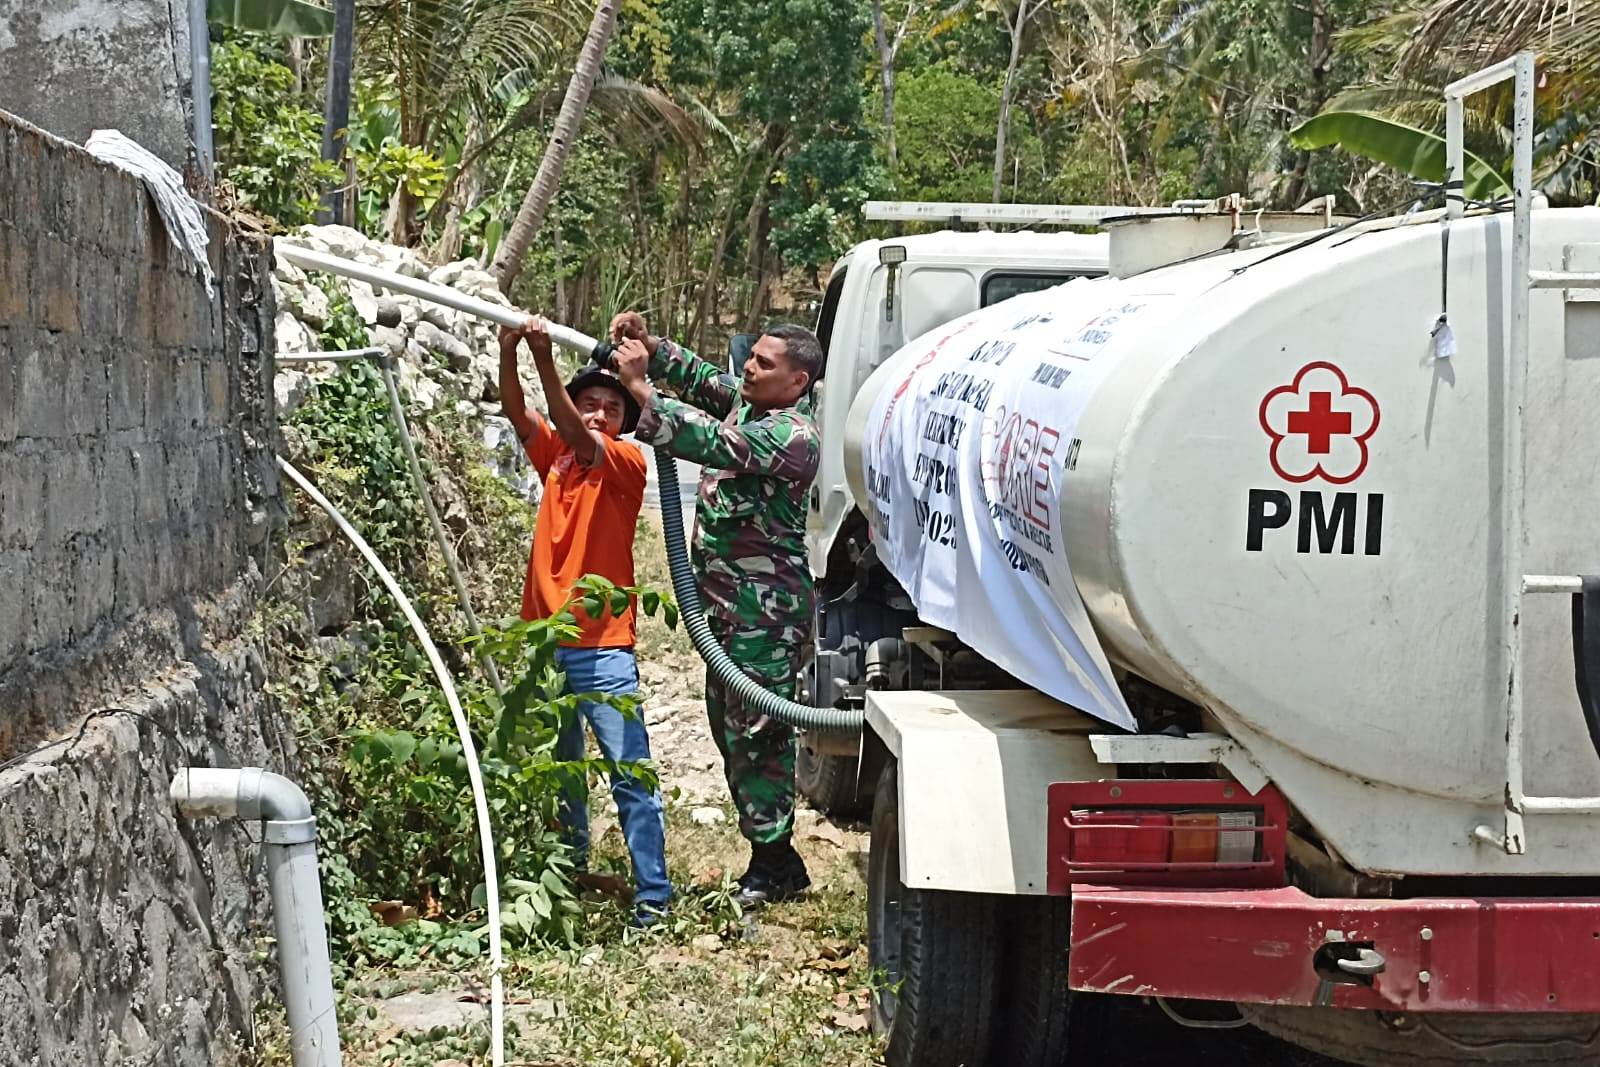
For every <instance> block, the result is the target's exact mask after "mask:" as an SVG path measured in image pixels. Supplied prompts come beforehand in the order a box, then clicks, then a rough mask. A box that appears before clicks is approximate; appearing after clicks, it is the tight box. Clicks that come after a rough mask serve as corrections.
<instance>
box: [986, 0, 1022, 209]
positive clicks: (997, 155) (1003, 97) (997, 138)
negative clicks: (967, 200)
mask: <svg viewBox="0 0 1600 1067" xmlns="http://www.w3.org/2000/svg"><path fill="white" fill-rule="evenodd" d="M1027 21H1028V0H1017V17H1016V21H1015V22H1013V23H1012V24H1011V61H1010V62H1009V63H1007V64H1006V80H1005V81H1004V82H1003V83H1002V84H1001V86H1000V121H999V123H998V124H996V126H995V131H994V188H993V194H992V196H991V197H990V199H991V200H993V201H994V202H995V203H996V204H998V203H999V202H1000V181H1001V179H1002V178H1003V177H1004V176H1005V165H1006V128H1007V127H1009V126H1010V125H1011V97H1012V94H1013V93H1014V91H1015V89H1016V84H1015V83H1016V79H1017V61H1018V60H1019V59H1021V58H1022V30H1023V27H1024V26H1025V25H1026V24H1027Z"/></svg>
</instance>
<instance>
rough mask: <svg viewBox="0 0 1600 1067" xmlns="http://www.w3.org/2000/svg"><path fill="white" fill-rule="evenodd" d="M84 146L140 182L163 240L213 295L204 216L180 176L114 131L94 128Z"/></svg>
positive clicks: (100, 158)
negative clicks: (162, 228)
mask: <svg viewBox="0 0 1600 1067" xmlns="http://www.w3.org/2000/svg"><path fill="white" fill-rule="evenodd" d="M83 147H84V149H85V150H86V151H87V152H88V153H89V154H90V155H91V156H93V157H94V158H96V159H98V160H100V161H101V162H102V163H109V164H110V165H111V166H113V167H116V168H117V169H118V170H123V171H127V172H128V173H129V174H132V175H133V176H134V177H136V178H138V179H139V180H140V181H141V182H143V183H144V187H145V188H146V189H147V190H149V192H150V196H151V199H153V200H154V201H155V202H156V211H157V212H158V213H159V214H160V215H161V222H162V224H163V225H164V226H165V227H166V229H167V239H168V240H169V241H171V242H172V246H173V247H174V248H176V249H177V250H178V255H179V256H180V257H182V259H183V261H184V263H185V264H186V265H187V266H188V267H189V268H190V269H192V270H194V272H195V273H197V274H199V275H200V277H202V278H204V279H205V283H206V296H208V297H209V296H211V295H213V289H212V274H211V259H210V257H209V256H208V255H207V254H206V246H207V244H208V243H209V242H210V238H209V236H208V234H207V232H206V217H205V213H204V212H203V211H202V210H201V208H200V205H199V204H197V203H195V202H194V198H193V197H191V196H190V195H189V191H188V190H187V189H185V188H184V185H183V177H182V175H180V174H179V173H178V172H177V171H175V170H173V169H172V168H171V167H169V166H168V165H167V164H166V162H165V161H164V160H162V159H160V158H158V157H157V156H155V155H153V154H152V153H151V152H149V151H148V150H147V149H146V148H145V147H144V146H143V145H141V144H139V142H137V141H135V140H133V139H132V138H129V137H125V136H123V134H121V133H120V132H118V131H117V130H95V131H94V132H93V133H91V134H89V141H88V143H87V144H85V145H84V146H83Z"/></svg>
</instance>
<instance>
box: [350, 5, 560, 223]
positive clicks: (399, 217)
mask: <svg viewBox="0 0 1600 1067" xmlns="http://www.w3.org/2000/svg"><path fill="white" fill-rule="evenodd" d="M359 12H360V18H361V21H362V29H363V35H362V41H363V53H364V55H365V57H366V58H367V59H368V60H370V61H373V62H374V63H376V64H379V65H381V67H382V69H383V70H384V71H385V73H386V74H387V75H388V76H389V77H391V78H392V79H393V84H394V91H395V96H396V98H397V105H398V110H399V131H398V132H399V139H400V141H401V143H403V144H406V145H409V146H412V147H416V148H433V147H435V146H436V145H437V144H438V143H439V142H440V141H441V140H443V139H448V138H452V137H458V136H460V134H459V132H458V131H459V129H460V128H461V126H462V125H464V124H465V123H464V121H463V120H464V118H465V117H467V116H471V115H473V114H478V115H479V116H480V117H481V116H484V115H488V114H492V113H494V112H495V111H496V110H497V109H498V108H499V106H500V101H499V100H498V99H497V98H496V96H495V89H496V87H497V86H499V85H500V84H501V83H502V82H503V81H504V80H505V79H506V78H507V77H508V76H511V75H513V74H515V73H517V72H522V71H527V70H538V69H541V68H545V67H548V66H549V65H550V64H552V63H553V62H554V61H555V59H556V57H557V56H558V55H559V54H560V52H561V47H562V43H563V40H564V39H565V36H566V33H567V31H568V30H569V29H570V27H571V25H572V19H571V14H570V12H571V4H570V2H568V0H362V2H361V4H360V5H359ZM414 207H415V205H414V203H413V200H412V197H411V196H410V194H409V193H408V192H407V191H406V189H405V188H404V186H401V187H400V188H398V189H396V190H394V193H393V200H392V202H391V204H390V213H389V215H390V233H389V239H390V240H391V241H393V242H395V243H397V244H409V243H410V240H411V237H412V233H411V229H412V225H413V218H412V216H413V214H414Z"/></svg>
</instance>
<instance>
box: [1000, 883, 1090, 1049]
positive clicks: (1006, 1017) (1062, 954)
mask: <svg viewBox="0 0 1600 1067" xmlns="http://www.w3.org/2000/svg"><path fill="white" fill-rule="evenodd" d="M1001 926H1002V937H1003V943H1004V945H1005V954H1004V956H1003V957H1002V960H1003V963H1002V964H1001V969H1000V987H999V1004H998V1006H997V1009H996V1010H997V1014H996V1025H995V1031H994V1036H995V1041H994V1048H993V1054H992V1055H991V1056H990V1058H989V1062H990V1063H996V1064H1001V1063H1003V1064H1006V1065H1007V1067H1064V1065H1065V1064H1067V1063H1068V1062H1069V1061H1068V1059H1067V1024H1068V1022H1069V1021H1070V1020H1071V1014H1072V1002H1073V999H1074V998H1073V994H1072V991H1071V990H1070V989H1068V988H1067V950H1068V948H1069V946H1070V944H1071V928H1072V905H1071V902H1070V901H1068V899H1067V898H1066V897H1008V898H1002V900H1001Z"/></svg>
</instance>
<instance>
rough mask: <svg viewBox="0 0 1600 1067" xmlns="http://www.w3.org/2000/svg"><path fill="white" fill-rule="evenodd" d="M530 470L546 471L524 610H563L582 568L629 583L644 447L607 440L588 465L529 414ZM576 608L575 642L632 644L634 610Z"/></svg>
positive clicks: (536, 614) (528, 614)
mask: <svg viewBox="0 0 1600 1067" xmlns="http://www.w3.org/2000/svg"><path fill="white" fill-rule="evenodd" d="M522 445H523V448H524V449H525V450H526V451H527V453H528V459H530V460H532V461H533V466H534V469H535V470H537V471H538V472H539V474H540V476H541V477H543V478H544V499H543V500H542V501H541V502H540V504H539V515H538V518H537V519H536V520H535V521H536V523H537V525H536V526H535V527H534V531H533V551H532V552H531V553H530V554H529V556H528V576H527V578H526V579H525V580H524V581H523V584H522V617H523V618H524V619H529V620H532V619H543V618H548V617H549V616H551V615H553V614H555V613H556V612H557V611H559V610H561V608H562V606H563V605H565V604H566V603H567V600H568V598H569V597H570V596H571V594H572V587H573V586H574V585H576V584H577V582H578V579H580V578H582V577H583V576H584V575H586V574H598V575H600V576H601V577H604V578H609V579H610V580H611V581H613V582H615V583H617V584H618V585H632V584H633V535H634V531H635V529H636V528H637V527H638V524H639V508H640V506H641V505H642V504H643V503H644V481H645V466H644V453H642V452H640V451H639V446H638V445H636V444H633V443H632V442H631V441H619V440H607V441H606V444H605V449H604V453H603V455H602V456H601V457H600V459H599V462H597V463H596V464H595V465H594V466H592V467H590V466H586V465H585V464H583V463H581V462H579V461H578V458H577V457H576V456H575V455H573V453H572V449H571V448H569V447H568V446H567V443H566V442H565V441H563V440H562V439H561V435H560V434H559V433H557V432H556V430H555V427H553V426H551V425H550V423H549V422H547V421H546V420H545V419H543V418H542V417H540V416H539V415H538V413H537V412H536V413H535V414H534V429H533V432H532V433H531V434H529V435H528V439H527V440H526V441H524V442H523V443H522ZM574 614H575V615H577V617H578V623H579V625H580V626H582V627H583V633H582V634H581V635H580V636H579V637H578V638H577V640H575V641H567V642H563V643H564V644H566V645H568V646H570V647H575V648H631V647H632V646H633V643H634V610H633V605H632V604H631V603H630V604H629V605H628V610H627V611H625V612H623V613H622V614H621V615H618V616H615V617H613V616H612V614H611V609H610V608H609V607H608V608H606V609H605V611H604V612H603V613H602V614H601V616H600V617H599V618H598V619H591V618H589V617H588V615H587V614H585V612H584V611H583V609H582V608H579V607H575V608H574Z"/></svg>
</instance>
